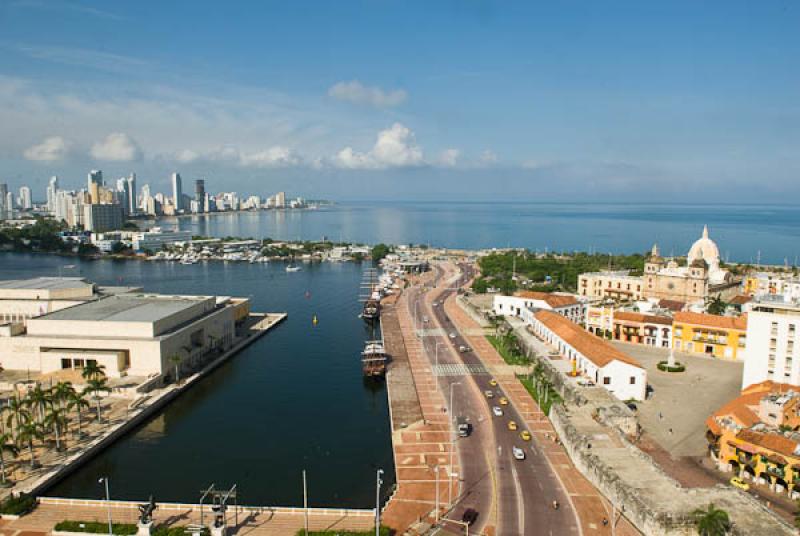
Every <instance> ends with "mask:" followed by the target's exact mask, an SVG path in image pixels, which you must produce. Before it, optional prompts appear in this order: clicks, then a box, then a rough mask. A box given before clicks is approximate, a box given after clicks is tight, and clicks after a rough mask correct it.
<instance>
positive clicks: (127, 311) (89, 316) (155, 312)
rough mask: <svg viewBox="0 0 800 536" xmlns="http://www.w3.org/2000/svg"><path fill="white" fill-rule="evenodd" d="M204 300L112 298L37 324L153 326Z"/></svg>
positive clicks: (147, 296) (137, 296)
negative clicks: (122, 323)
mask: <svg viewBox="0 0 800 536" xmlns="http://www.w3.org/2000/svg"><path fill="white" fill-rule="evenodd" d="M207 299H208V297H207V296H163V295H156V294H123V295H114V296H109V297H107V298H103V299H100V300H97V301H91V302H87V303H82V304H80V305H76V306H74V307H69V308H67V309H62V310H60V311H56V312H53V313H50V314H47V315H44V316H42V317H40V320H72V321H75V320H77V321H94V322H147V323H155V322H158V321H159V320H161V319H164V318H168V317H170V316H172V315H174V314H176V313H178V312H181V311H183V310H185V309H188V308H190V307H193V306H195V305H197V304H198V303H201V302H203V301H205V300H207Z"/></svg>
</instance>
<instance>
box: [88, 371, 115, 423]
mask: <svg viewBox="0 0 800 536" xmlns="http://www.w3.org/2000/svg"><path fill="white" fill-rule="evenodd" d="M106 382H107V380H106V378H105V376H100V377H98V378H92V379H91V380H89V381H88V382H87V384H88V385H87V386H86V388H85V389H84V390H83V392H84V393H94V396H93V398H94V400H95V402H96V403H97V420H98V421H99V420H100V393H101V392H106V393H108V392H111V389H110V388H109V387H108V385H106Z"/></svg>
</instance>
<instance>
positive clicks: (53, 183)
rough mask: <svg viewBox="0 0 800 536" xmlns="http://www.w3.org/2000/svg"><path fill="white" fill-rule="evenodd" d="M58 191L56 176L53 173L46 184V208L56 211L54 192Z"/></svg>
mask: <svg viewBox="0 0 800 536" xmlns="http://www.w3.org/2000/svg"><path fill="white" fill-rule="evenodd" d="M57 192H58V177H56V176H55V175H53V176H52V177H50V182H49V183H48V185H47V210H49V211H50V212H55V211H56V193H57Z"/></svg>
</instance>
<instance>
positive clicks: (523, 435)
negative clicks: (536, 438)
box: [519, 430, 531, 441]
mask: <svg viewBox="0 0 800 536" xmlns="http://www.w3.org/2000/svg"><path fill="white" fill-rule="evenodd" d="M519 437H521V438H522V440H523V441H530V440H531V433H530V432H529V431H527V430H523V431H522V432H520V434H519Z"/></svg>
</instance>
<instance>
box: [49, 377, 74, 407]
mask: <svg viewBox="0 0 800 536" xmlns="http://www.w3.org/2000/svg"><path fill="white" fill-rule="evenodd" d="M74 392H75V388H74V387H73V386H72V382H58V383H57V384H55V385H54V386H53V389H52V393H53V402H54V403H57V404H58V406H59V407H60V408H61V409H62V410H64V409H65V408H66V406H67V403H68V402H69V399H70V397H71V396H72V393H74Z"/></svg>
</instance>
